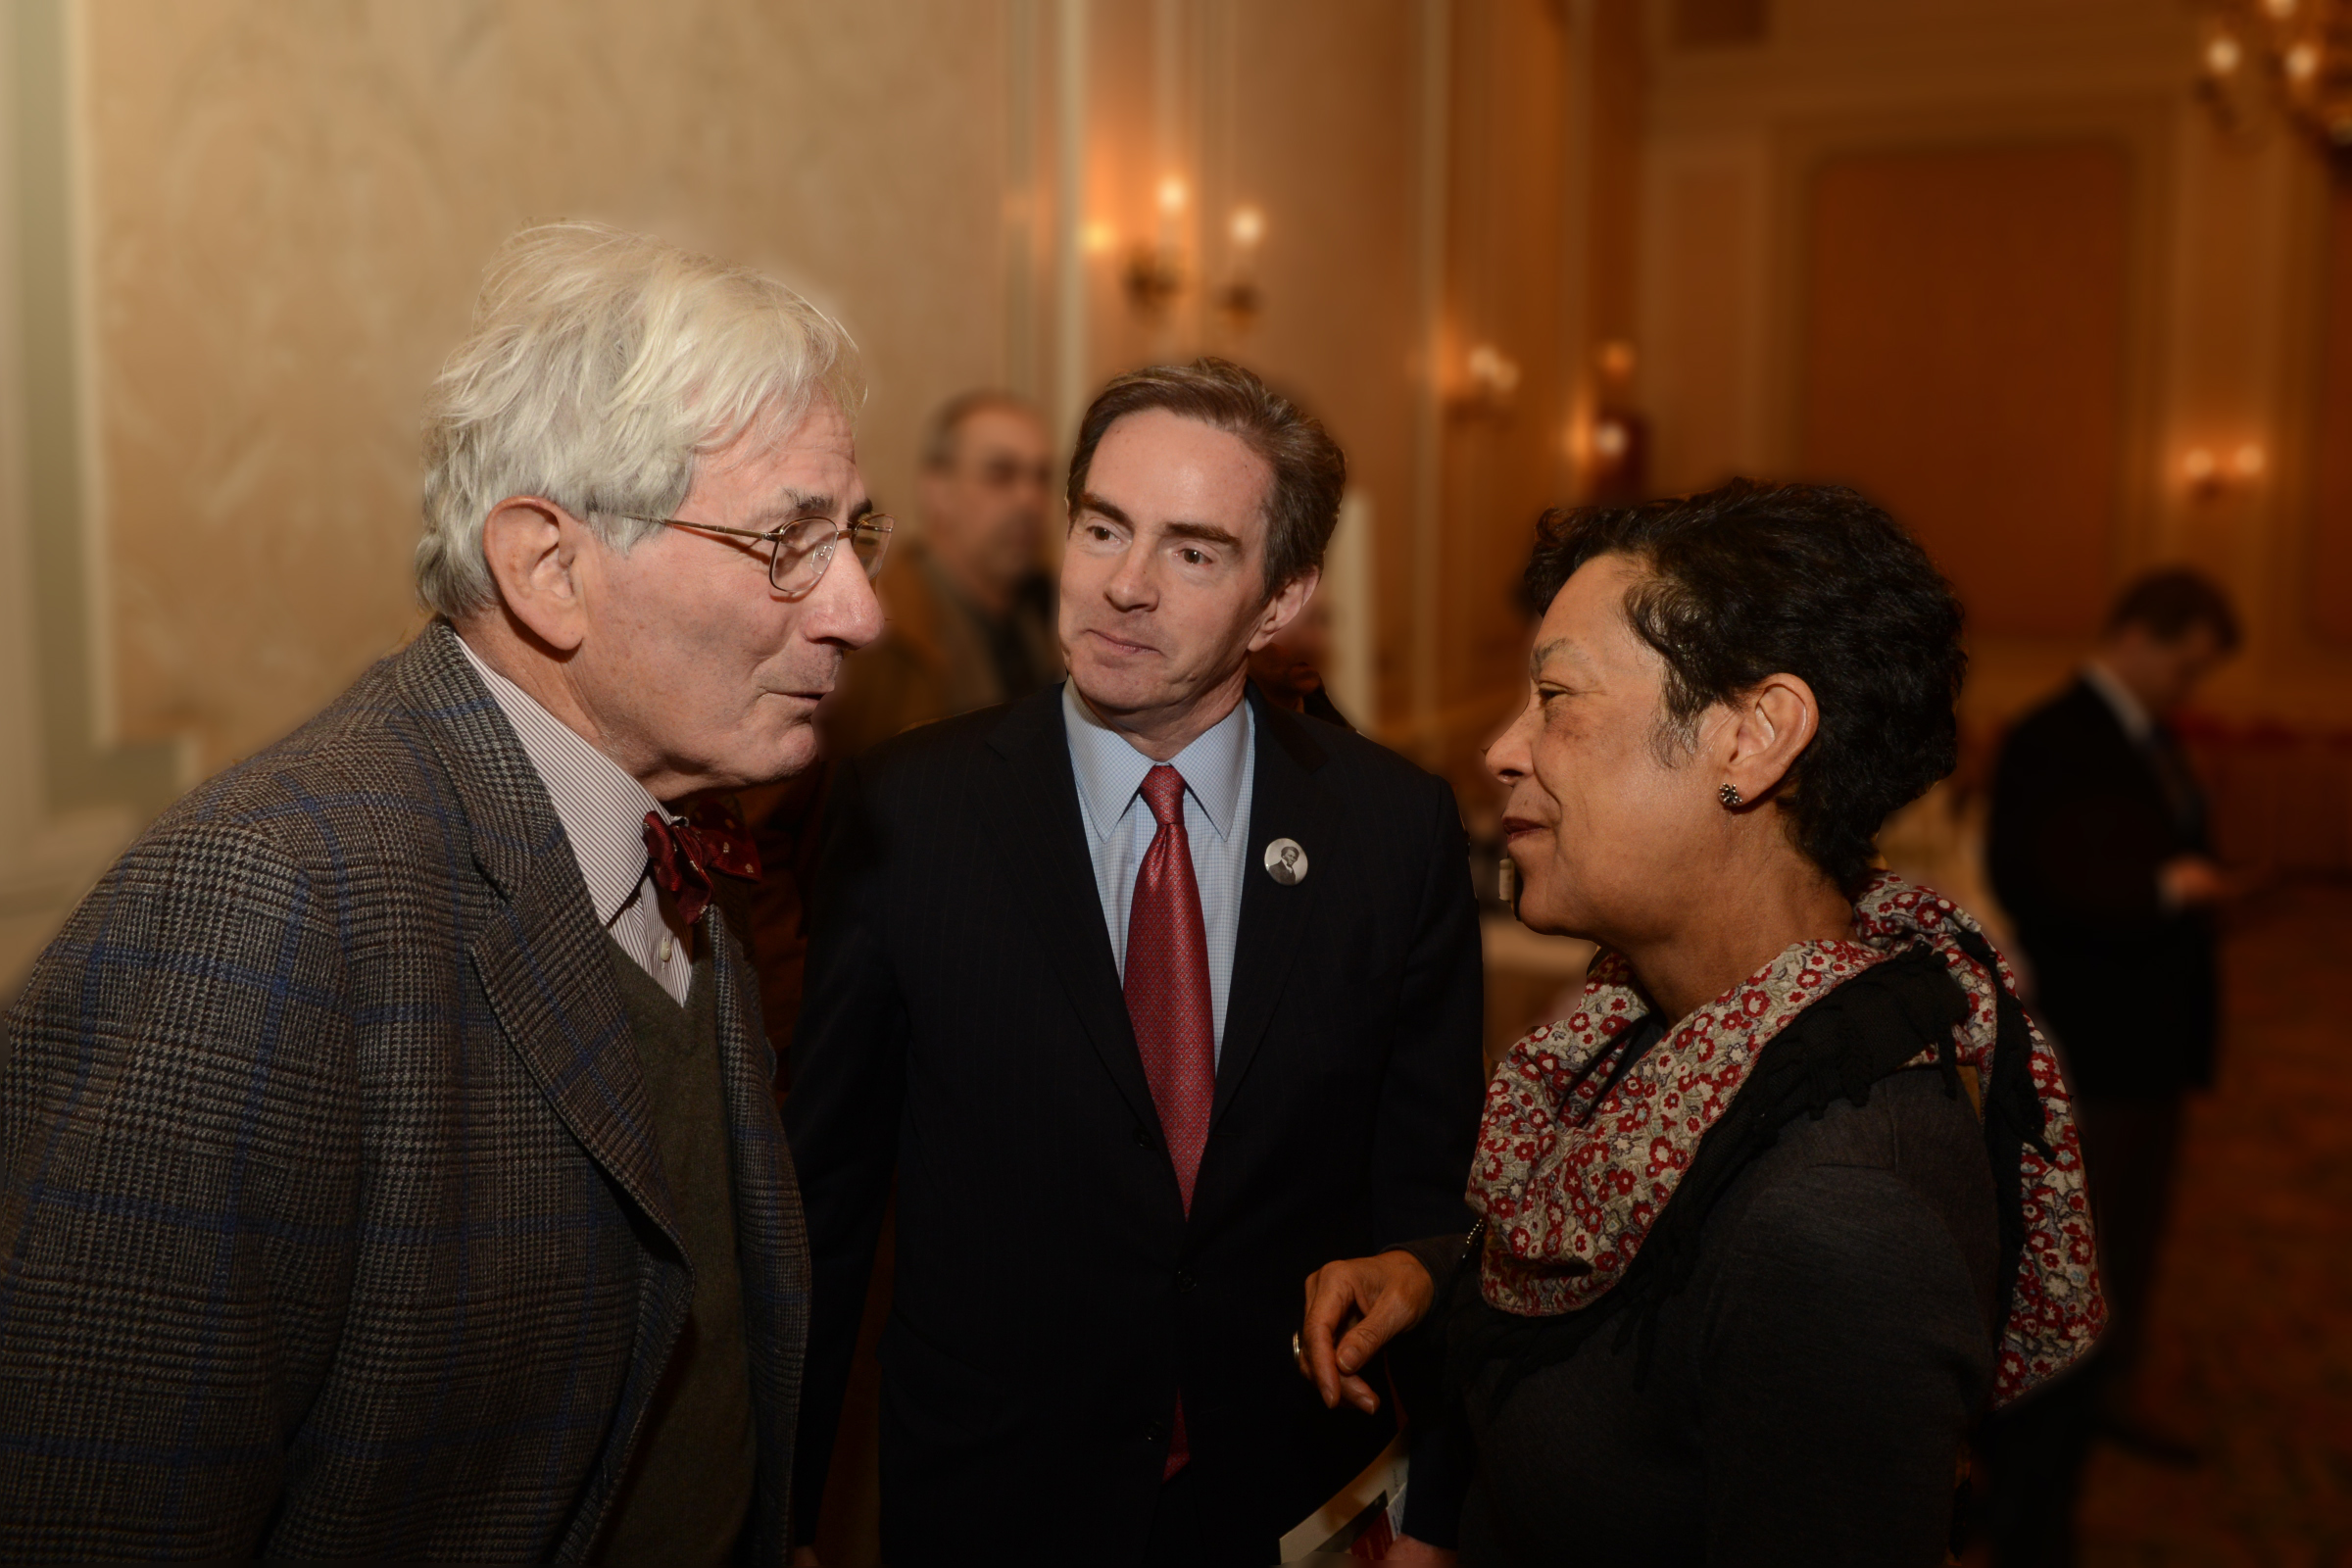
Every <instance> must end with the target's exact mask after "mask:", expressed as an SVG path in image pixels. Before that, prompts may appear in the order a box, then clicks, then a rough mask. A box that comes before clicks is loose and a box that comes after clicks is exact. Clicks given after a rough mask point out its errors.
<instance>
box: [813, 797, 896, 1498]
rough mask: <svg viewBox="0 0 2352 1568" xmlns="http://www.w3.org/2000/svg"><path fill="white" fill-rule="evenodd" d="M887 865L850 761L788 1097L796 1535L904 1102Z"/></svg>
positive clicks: (829, 1435) (824, 861)
mask: <svg viewBox="0 0 2352 1568" xmlns="http://www.w3.org/2000/svg"><path fill="white" fill-rule="evenodd" d="M887 875H888V855H887V853H886V850H885V845H884V838H883V835H882V834H881V833H879V832H878V831H877V830H876V826H875V822H874V816H873V812H872V809H871V802H870V800H869V798H868V783H867V779H866V777H865V775H864V771H863V770H862V769H861V768H860V767H859V765H858V763H856V762H851V763H847V764H845V765H844V766H843V767H842V769H841V775H840V777H839V779H838V780H837V781H836V782H835V784H834V788H833V798H832V801H831V802H830V803H829V805H828V808H827V809H826V813H825V826H824V844H823V848H822V850H821V851H820V852H819V855H818V859H817V868H816V877H815V883H814V886H813V889H812V891H811V894H810V899H809V933H810V940H809V959H808V971H807V976H808V979H807V990H806V992H805V994H804V998H803V1001H802V1005H801V1017H800V1024H799V1027H798V1028H797V1029H796V1030H795V1031H794V1035H793V1041H792V1058H791V1066H792V1071H791V1076H790V1082H791V1086H792V1087H791V1089H790V1091H789V1092H788V1093H787V1095H786V1096H785V1100H784V1131H785V1136H786V1137H787V1138H788V1139H789V1140H790V1142H791V1145H792V1157H793V1162H794V1164H795V1165H796V1166H797V1167H798V1169H799V1172H800V1181H801V1199H802V1203H803V1205H804V1207H805V1208H806V1210H807V1212H808V1220H809V1261H810V1265H811V1269H812V1277H813V1291H814V1296H813V1299H812V1300H811V1302H810V1310H809V1362H808V1367H807V1370H806V1373H805V1376H804V1381H803V1383H802V1397H801V1413H800V1435H799V1441H798V1444H797V1446H796V1447H795V1450H794V1453H795V1457H794V1475H793V1496H794V1498H795V1506H794V1508H793V1533H794V1536H795V1538H796V1541H797V1542H803V1543H805V1542H808V1541H810V1540H813V1539H814V1537H815V1534H816V1515H817V1508H818V1505H819V1503H820V1501H821V1500H822V1498H823V1496H824V1488H825V1474H826V1471H827V1470H828V1468H829V1467H830V1465H831V1463H832V1455H833V1437H834V1431H835V1429H836V1428H837V1427H838V1426H839V1424H840V1420H841V1405H842V1399H843V1397H844V1396H845V1394H846V1391H847V1390H848V1387H849V1381H850V1371H851V1362H852V1360H853V1358H854V1357H855V1355H856V1353H857V1348H858V1324H859V1321H860V1320H861V1318H862V1317H863V1314H864V1308H865V1290H866V1282H867V1279H868V1278H869V1276H870V1275H871V1273H872V1271H873V1263H874V1244H875V1239H876V1237H877V1236H878V1235H879V1234H880V1231H881V1228H882V1216H883V1213H884V1211H885V1210H886V1209H887V1208H888V1206H889V1202H890V1190H891V1172H892V1169H893V1167H894V1165H895V1163H896V1161H897V1156H898V1138H899V1118H900V1114H901V1109H902V1107H903V1105H904V1103H905V1100H906V1082H907V1079H906V1070H907V1069H906V1060H907V1010H906V1005H905V1003H904V1001H903V999H902V997H901V995H900V993H899V990H898V985H897V982H896V980H895V978H894V977H893V974H892V972H891V966H890V958H889V955H888V954H887V952H886V951H885V947H884V938H885V922H884V913H883V910H884V894H885V889H886V877H887Z"/></svg>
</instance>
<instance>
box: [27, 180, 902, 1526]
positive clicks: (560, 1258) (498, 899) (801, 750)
mask: <svg viewBox="0 0 2352 1568" xmlns="http://www.w3.org/2000/svg"><path fill="white" fill-rule="evenodd" d="M850 354H851V350H850V347H849V344H848V341H847V339H846V338H845V337H844V336H843V335H842V334H841V332H840V329H839V328H838V327H836V326H834V325H833V323H832V322H830V321H829V320H827V319H825V318H824V317H822V316H821V315H820V314H818V313H817V312H815V311H813V310H811V309H810V308H809V307H808V306H807V305H806V304H804V303H803V302H802V301H801V300H799V299H798V298H796V297H794V296H793V295H792V294H790V293H789V292H788V291H786V290H785V289H784V288H783V287H782V286H781V285H778V284H775V283H772V282H769V281H767V280H765V279H762V278H758V277H755V276H753V275H751V274H749V273H745V272H742V271H739V270H733V269H729V268H725V267H722V266H720V265H719V264H717V263H714V262H711V261H707V260H704V259H702V258H699V257H694V256H690V255H687V254H685V253H683V252H680V251H677V250H674V249H672V248H671V247H669V246H667V245H663V244H662V243H660V242H658V241H654V240H649V239H644V238H641V237H639V236H635V235H629V234H623V233H620V232H618V231H616V230H612V229H608V228H604V227H601V226H599V225H592V224H552V225H548V226H546V227H542V228H538V229H533V230H527V231H525V232H524V233H522V234H521V235H519V236H517V237H516V239H515V241H513V242H512V243H511V244H510V245H509V246H508V247H507V249H506V250H505V251H504V252H503V253H502V255H501V256H500V257H499V258H498V260H497V261H496V262H495V263H494V265H493V267H492V270H491V272H490V276H489V279H488V282H487V284H486V286H485V289H484V294H483V299H482V302H481V306H480V308H479V310H478V311H477V313H476V316H475V328H474V333H473V335H472V337H471V338H469V339H468V340H467V342H466V344H465V345H463V346H462V347H460V349H459V350H458V351H457V353H456V354H455V355H454V356H453V357H452V359H451V361H450V364H449V366H448V368H447V369H446V370H445V371H444V372H443V374H442V377H441V379H440V381H439V382H438V383H437V384H436V386H435V389H434V393H433V401H432V408H431V414H430V418H429V420H428V426H427V428H428V431H429V436H428V451H427V459H428V477H427V481H426V495H425V515H426V529H425V537H424V540H423V543H422V545H421V547H420V548H419V550H418V553H417V578H418V586H419V591H420V594H421V596H422V597H423V598H424V600H425V601H426V603H427V604H428V605H429V606H431V607H432V608H433V609H434V610H435V611H436V612H437V613H438V614H437V617H436V619H435V620H434V621H433V622H432V623H431V624H430V625H428V626H427V627H426V628H425V630H424V631H423V633H422V634H421V635H420V636H418V638H417V640H416V642H415V643H413V644H412V645H411V646H410V647H409V648H408V649H407V650H405V651H404V652H402V653H400V654H398V655H397V656H395V657H393V658H391V659H388V660H386V661H384V662H382V663H379V664H378V665H376V666H375V667H374V668H373V669H371V670H369V671H368V673H367V674H365V675H363V676H362V677H361V678H360V681H359V683H358V684H357V685H355V686H354V687H353V688H352V689H351V690H350V691H349V692H348V693H346V694H345V695H344V696H343V697H342V698H341V699H340V700H339V701H337V702H336V703H335V704H334V705H333V706H332V707H330V708H328V709H327V710H326V711H324V712H323V713H321V714H319V716H318V717H317V718H315V719H313V720H312V721H311V722H310V723H309V724H307V725H305V726H304V727H303V728H302V729H301V730H299V731H298V732H296V733H295V734H294V735H293V736H292V737H290V738H289V739H287V740H285V741H283V742H281V743H279V744H278V745H277V746H275V747H272V748H270V750H269V751H267V752H265V753H263V754H262V755H261V756H259V757H256V758H254V759H252V760H249V761H247V762H245V763H243V764H241V765H240V766H238V767H236V768H233V769H231V770H230V771H228V772H227V773H224V774H222V775H221V776H220V777H219V778H216V779H214V780H213V781H212V782H211V783H209V784H206V785H204V786H203V787H201V788H200V789H198V790H197V791H195V792H194V793H193V794H191V795H190V796H189V797H188V798H187V799H186V800H184V801H182V802H181V803H180V804H179V805H178V806H177V807H175V808H173V809H172V810H171V811H170V812H168V813H167V814H166V815H165V816H164V817H163V819H162V820H161V821H159V822H157V823H156V825H155V826H154V827H153V828H151V829H150V830H149V831H148V832H147V833H146V834H145V836H143V837H142V838H141V839H140V840H139V842H138V843H137V844H135V845H133V846H132V847H131V849H130V850H129V851H128V852H127V853H125V854H124V856H123V858H122V859H121V861H119V862H118V863H117V864H116V866H115V867H114V869H113V870H112V871H110V872H109V873H108V874H107V876H106V878H105V879H104V880H103V881H102V882H101V883H100V885H99V886H98V888H97V890H96V891H95V892H93V893H92V894H91V895H90V897H89V898H88V900H87V901H85V902H84V903H83V905H82V906H81V907H80V908H79V909H78V910H77V911H76V912H75V913H74V915H73V919H72V920H71V922H70V923H69V924H68V925H67V927H66V929H65V931H64V933H63V934H62V935H60V936H59V938H58V939H57V941H56V942H55V943H53V944H52V945H51V946H50V948H49V949H48V951H47V952H46V953H45V954H44V955H43V956H42V957H41V959H40V961H39V963H38V965H37V966H36V968H35V971H34V974H33V978H32V981H31V984H30V986H29V988H28V989H27V990H26V992H25V996H24V998H23V1000H22V1001H21V1003H20V1004H19V1005H18V1006H17V1007H16V1009H15V1010H14V1012H13V1013H12V1014H11V1015H10V1018H9V1023H8V1035H9V1044H10V1047H11V1055H10V1058H9V1060H8V1065H7V1068H6V1073H5V1077H4V1078H0V1557H4V1558H6V1559H8V1560H10V1561H26V1560H35V1559H72V1560H89V1559H124V1560H127V1559H147V1558H163V1557H172V1558H201V1559H213V1560H223V1561H225V1560H237V1561H245V1560H252V1559H256V1558H270V1559H286V1560H313V1559H319V1560H323V1559H330V1558H332V1559H368V1560H374V1561H423V1560H442V1561H466V1562H540V1561H550V1560H559V1559H560V1560H579V1559H582V1558H585V1557H588V1556H591V1555H594V1556H598V1557H601V1558H602V1559H604V1560H608V1561H613V1562H638V1561H658V1562H662V1563H673V1562H705V1563H723V1562H728V1561H732V1560H737V1559H741V1560H744V1561H756V1562H766V1563H781V1562H783V1561H784V1559H785V1557H786V1554H787V1544H788V1540H789V1536H790V1520H789V1517H788V1512H787V1501H788V1498H789V1496H790V1482H791V1474H792V1465H793V1455H792V1442H793V1433H794V1429H795V1418H796V1415H797V1409H796V1404H797V1399H798V1396H799V1391H800V1381H801V1349H802V1345H803V1340H804V1334H805V1331H806V1326H807V1310H808V1292H809V1274H808V1270H809V1265H808V1257H807V1251H806V1239H805V1234H804V1230H803V1226H802V1220H801V1213H800V1206H799V1201H798V1198H797V1196H796V1193H795V1189H794V1182H793V1175H792V1168H791V1161H790V1157H789V1155H788V1153H787V1152H786V1148H785V1144H784V1141H783V1136H782V1128H781V1126H780V1124H779V1123H778V1121H777V1117H776V1109H775V1102H774V1099H773V1096H772V1093H771V1089H770V1085H771V1083H772V1080H773V1060H772V1058H771V1057H770V1055H769V1053H768V1050H767V1046H766V1044H765V1041H764V1039H763V1038H762V1036H761V1033H760V1022H759V999H758V987H757V985H756V984H755V982H754V980H753V978H752V973H751V969H750V965H749V964H748V963H747V962H746V960H745V958H744V956H743V954H742V951H741V949H740V948H739V946H738V945H737V939H736V936H735V935H734V933H732V932H730V931H729V929H728V928H727V926H726V924H725V923H724V921H723V920H722V919H721V918H720V917H719V916H718V914H717V913H716V912H715V911H714V910H711V911H709V912H706V909H707V906H708V905H709V901H710V896H711V876H710V872H711V869H713V868H714V863H713V862H715V866H716V868H719V869H732V870H735V871H743V870H747V869H749V867H747V866H745V865H744V864H742V863H741V862H740V861H737V860H735V859H733V858H732V850H733V845H732V841H731V835H729V834H728V833H727V832H725V831H724V829H723V828H720V829H717V830H714V832H713V833H712V834H711V835H709V836H706V835H705V834H704V833H703V832H701V831H698V829H697V828H696V827H695V826H693V825H690V824H689V823H686V822H682V821H678V820H674V819H673V818H672V816H671V806H672V803H677V802H680V801H682V800H684V799H685V798H687V797H690V796H693V795H696V794H698V793H699V792H702V791H705V790H710V789H726V788H736V787H740V786H742V785H745V784H749V783H754V782H758V781H762V780H766V779H770V778H774V777H778V776H781V775H785V774H789V773H791V772H793V771H795V770H796V769H798V768H802V767H805V766H807V765H808V763H809V760H810V758H811V756H812V754H813V745H814V743H813V737H812V732H811V728H810V722H811V716H812V714H813V712H814V711H815V707H816V704H817V701H818V699H819V698H820V697H822V696H823V694H824V692H825V690H826V689H827V688H828V687H829V686H830V685H831V683H832V680H833V677H834V674H835V672H836V671H837V669H838V668H839V666H840V662H841V658H842V655H843V653H844V652H845V651H846V650H848V649H850V648H854V647H858V646H859V645H861V644H863V643H865V642H868V641H870V640H871V639H872V638H873V637H874V636H875V635H876V633H878V632H879V631H880V629H881V615H880V612H879V609H878V607H877V606H876V604H875V601H874V597H873V593H872V590H871V589H870V588H869V587H868V585H867V577H866V571H865V570H864V569H862V568H864V567H865V566H867V565H870V564H875V563H876V562H878V559H879V546H880V543H881V541H882V540H883V539H885V538H886V537H887V519H882V520H880V521H877V520H876V519H872V518H870V517H868V516H867V515H866V513H867V511H868V509H867V506H866V502H865V498H864V492H863V487H862V485H861V484H860V482H859V480H858V467H857V461H856V455H855V452H854V450H853V447H852V444H851V437H850V426H849V422H848V419H847V417H846V414H845V411H846V410H849V409H854V408H856V407H857V406H858V387H857V384H856V381H855V377H854V372H852V371H851V370H850V368H849V366H850V364H851V360H850ZM845 537H846V538H849V539H850V540H851V541H852V543H853V544H854V545H855V546H856V548H855V549H854V550H841V549H838V548H837V546H838V545H839V544H840V542H841V540H842V539H844V538H845Z"/></svg>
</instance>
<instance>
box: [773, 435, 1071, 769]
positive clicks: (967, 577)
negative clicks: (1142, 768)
mask: <svg viewBox="0 0 2352 1568" xmlns="http://www.w3.org/2000/svg"><path fill="white" fill-rule="evenodd" d="M1053 483H1054V460H1053V449H1052V446H1051V445H1050V443H1049V442H1048V440H1047V437H1046V426H1045V421H1044V420H1042V419H1041V418H1039V417H1038V414H1037V411H1036V410H1035V409H1033V408H1032V407H1030V406H1029V405H1028V404H1027V403H1025V402H1023V401H1022V400H1021V399H1019V398H1017V397H1015V396H1013V395H1012V394H1011V393H1009V392H995V391H982V392H967V393H964V394H963V395H962V396H960V397H957V398H955V399H952V400H951V401H950V402H948V403H947V404H946V405H945V406H944V407H942V408H941V409H940V411H939V412H938V413H937V414H936V415H934V416H933V417H932V419H931V427H930V430H929V432H928V434H927V435H926V437H925V439H924V442H923V455H922V480H921V484H920V486H919V500H920V502H921V510H922V518H923V530H922V534H921V536H920V537H919V538H916V539H908V540H905V541H902V543H901V547H900V557H901V559H900V560H899V561H898V562H897V563H896V564H895V566H894V569H893V570H892V571H891V573H890V575H889V576H888V577H886V578H884V579H883V581H882V583H881V585H880V591H881V594H882V608H883V613H884V614H885V616H886V617H887V618H888V620H889V630H888V631H887V632H886V633H885V634H884V635H883V638H882V640H881V641H880V642H878V643H876V644H875V645H874V646H873V647H871V648H869V649H867V650H865V651H864V652H863V653H861V654H859V655H858V657H857V658H855V659H853V660H851V661H850V662H849V663H848V665H847V667H846V668H845V669H844V670H843V673H842V683H841V689H840V690H839V691H838V692H836V693H835V694H834V696H833V699H832V701H830V702H828V703H827V704H826V705H825V710H824V712H823V714H822V715H821V717H820V723H821V725H822V727H823V731H824V735H825V740H826V746H827V751H828V753H829V754H830V755H831V756H834V757H854V756H856V755H858V753H860V752H862V751H864V750H865V749H866V748H868V747H870V746H872V745H874V744H876V743H877V742H880V741H886V740H888V739H890V737H892V736H893V735H896V734H899V733H900V732H902V731H904V730H909V729H912V728H913V727H914V726H915V725H917V724H929V723H933V722H935V721H936V720H939V719H943V718H953V717H955V716H956V714H958V713H968V712H971V711H974V710H975V709H981V708H993V707H995V706H996V705H997V704H999V703H1011V702H1018V701H1020V699H1022V698H1024V697H1026V696H1028V695H1029V694H1030V693H1031V692H1033V691H1036V690H1037V689H1038V688H1039V687H1041V686H1044V685H1045V684H1047V683H1048V682H1049V681H1054V680H1058V679H1059V678H1060V677H1061V651H1060V646H1059V644H1058V643H1057V642H1056V641H1055V638H1054V588H1053V584H1052V582H1051V581H1049V580H1048V578H1047V577H1046V575H1045V573H1044V572H1043V571H1042V570H1041V569H1040V551H1041V550H1042V548H1043V546H1044V542H1045V519H1046V506H1047V500H1048V495H1049V493H1050V491H1051V490H1052V487H1053Z"/></svg>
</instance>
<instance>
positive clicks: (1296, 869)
mask: <svg viewBox="0 0 2352 1568" xmlns="http://www.w3.org/2000/svg"><path fill="white" fill-rule="evenodd" d="M1266 875H1268V876H1270V877H1272V878H1273V879H1274V880H1275V881H1277V882H1279V883H1281V884H1282V885H1283V886H1284V887H1286V888H1290V887H1297V886H1298V885H1299V883H1301V882H1303V881H1305V880H1306V851H1304V850H1302V849H1300V848H1299V841H1298V840H1297V839H1276V840H1275V841H1274V842H1273V843H1271V844H1269V845H1267V846H1266Z"/></svg>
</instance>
